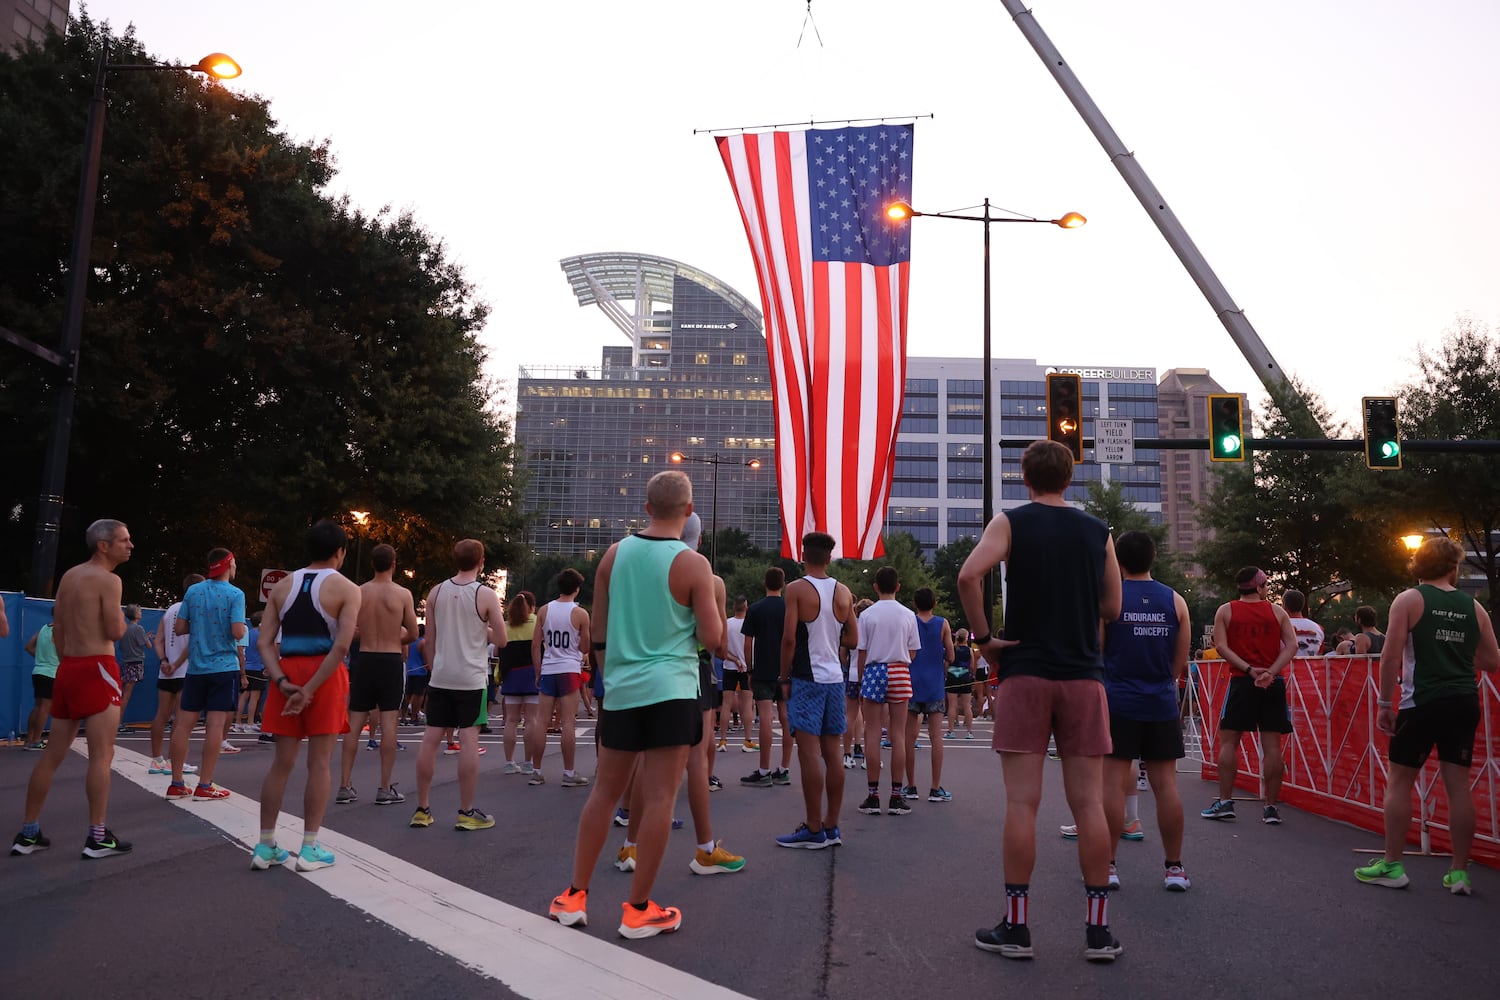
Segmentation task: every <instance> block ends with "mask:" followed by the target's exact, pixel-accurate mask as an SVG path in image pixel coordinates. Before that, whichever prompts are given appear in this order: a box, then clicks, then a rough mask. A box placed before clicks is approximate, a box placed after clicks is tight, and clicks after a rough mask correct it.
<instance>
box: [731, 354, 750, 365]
mask: <svg viewBox="0 0 1500 1000" xmlns="http://www.w3.org/2000/svg"><path fill="white" fill-rule="evenodd" d="M734 363H735V364H737V365H743V364H748V363H749V361H748V360H747V359H746V357H745V355H743V354H736V355H735V356H734Z"/></svg>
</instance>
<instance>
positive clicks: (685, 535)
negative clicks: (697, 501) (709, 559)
mask: <svg viewBox="0 0 1500 1000" xmlns="http://www.w3.org/2000/svg"><path fill="white" fill-rule="evenodd" d="M702 538H703V518H701V517H699V516H698V512H697V511H696V510H695V511H693V512H692V513H691V514H689V515H688V518H687V520H686V521H684V522H683V523H682V544H684V545H686V546H687V547H688V548H690V549H696V548H697V547H698V542H699V541H700V540H701V539H702Z"/></svg>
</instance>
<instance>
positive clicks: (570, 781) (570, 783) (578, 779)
mask: <svg viewBox="0 0 1500 1000" xmlns="http://www.w3.org/2000/svg"><path fill="white" fill-rule="evenodd" d="M588 783H589V779H588V778H587V777H585V776H584V775H581V774H565V775H563V779H562V782H561V784H562V786H563V787H564V788H582V787H584V786H585V785H587V784H588ZM710 784H711V783H710Z"/></svg>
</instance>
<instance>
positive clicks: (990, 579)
mask: <svg viewBox="0 0 1500 1000" xmlns="http://www.w3.org/2000/svg"><path fill="white" fill-rule="evenodd" d="M1002 211H1004V210H1003V209H1002ZM885 214H886V217H887V218H889V219H890V220H891V221H892V222H893V223H903V222H906V221H908V220H910V219H916V218H920V217H922V216H926V217H928V218H933V219H959V220H961V221H964V222H982V223H984V454H983V455H982V456H981V457H982V461H981V462H980V469H981V477H982V479H983V481H984V483H983V490H984V504H983V509H982V510H981V512H980V515H979V516H980V518H981V520H982V521H983V522H984V524H985V525H988V524H989V523H990V519H991V518H993V517H994V516H995V456H994V453H993V446H992V442H993V441H994V419H995V418H994V403H993V401H992V400H991V399H990V224H991V223H995V222H1029V223H1041V224H1044V225H1051V226H1058V227H1060V228H1062V229H1077V228H1079V227H1080V226H1082V225H1084V224H1085V223H1086V222H1088V221H1089V220H1087V219H1085V218H1084V217H1083V216H1081V215H1079V214H1078V213H1077V212H1069V213H1067V214H1066V215H1063V216H1061V217H1059V218H1056V219H1033V218H1031V217H1030V216H1022V215H992V214H990V200H989V199H988V198H986V199H984V214H983V215H963V214H960V213H959V212H918V211H917V210H916V209H914V208H912V207H911V206H910V205H908V204H907V203H906V202H904V201H898V202H893V203H892V204H890V205H888V206H887V207H886V210H885ZM980 530H981V531H982V530H983V529H982V528H981V529H980ZM994 575H995V574H994V570H993V569H991V570H990V572H988V573H986V574H985V575H984V624H985V628H989V626H990V618H991V609H992V608H993V607H994ZM971 624H972V623H971Z"/></svg>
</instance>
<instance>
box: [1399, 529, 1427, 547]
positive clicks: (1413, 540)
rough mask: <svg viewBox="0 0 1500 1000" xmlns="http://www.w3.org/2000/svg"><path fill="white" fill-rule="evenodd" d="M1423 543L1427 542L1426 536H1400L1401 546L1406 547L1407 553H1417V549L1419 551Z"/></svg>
mask: <svg viewBox="0 0 1500 1000" xmlns="http://www.w3.org/2000/svg"><path fill="white" fill-rule="evenodd" d="M1425 541H1427V536H1426V535H1419V534H1415V533H1413V534H1410V535H1402V536H1401V544H1402V545H1405V546H1406V551H1408V552H1415V551H1417V550H1418V549H1420V548H1421V547H1422V543H1423V542H1425Z"/></svg>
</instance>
